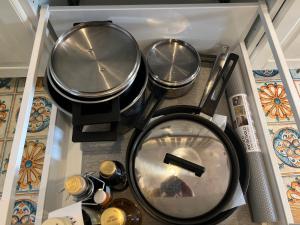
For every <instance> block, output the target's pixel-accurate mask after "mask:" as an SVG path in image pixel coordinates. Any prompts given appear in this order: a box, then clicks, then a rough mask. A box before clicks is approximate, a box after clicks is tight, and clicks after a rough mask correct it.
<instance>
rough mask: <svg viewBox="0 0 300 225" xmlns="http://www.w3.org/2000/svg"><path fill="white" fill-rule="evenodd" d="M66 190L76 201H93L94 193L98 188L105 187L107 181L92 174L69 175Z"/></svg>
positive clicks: (65, 185)
mask: <svg viewBox="0 0 300 225" xmlns="http://www.w3.org/2000/svg"><path fill="white" fill-rule="evenodd" d="M64 187H65V190H66V191H67V192H68V193H69V194H70V195H72V196H73V198H74V201H76V202H79V201H82V202H90V203H93V195H94V193H95V192H96V191H97V190H98V189H103V188H104V187H105V183H104V182H103V181H101V180H100V179H98V178H96V177H93V176H91V175H88V174H86V175H84V176H82V175H74V176H71V177H68V178H67V180H66V181H65V184H64Z"/></svg>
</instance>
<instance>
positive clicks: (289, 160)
mask: <svg viewBox="0 0 300 225" xmlns="http://www.w3.org/2000/svg"><path fill="white" fill-rule="evenodd" d="M290 72H291V75H292V78H293V80H294V83H295V86H296V88H297V90H298V92H299V95H300V70H299V69H298V70H290ZM253 74H254V77H255V80H256V83H257V90H258V94H259V97H260V100H261V104H262V108H263V110H264V112H265V116H266V118H267V123H268V127H269V132H270V135H271V138H272V141H273V148H274V155H275V157H276V159H277V162H278V167H279V169H280V172H281V175H282V177H283V181H284V184H285V188H286V195H287V199H288V201H289V203H290V207H291V211H292V214H293V217H294V220H295V222H296V223H300V176H299V175H300V132H299V131H298V129H297V126H296V123H295V120H294V117H293V112H292V110H291V107H290V105H289V102H288V100H287V95H286V92H285V90H284V87H283V84H282V82H281V79H280V75H279V73H278V70H256V71H253Z"/></svg>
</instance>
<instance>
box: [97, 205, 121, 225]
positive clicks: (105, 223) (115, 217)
mask: <svg viewBox="0 0 300 225" xmlns="http://www.w3.org/2000/svg"><path fill="white" fill-rule="evenodd" d="M125 222H126V214H125V212H124V211H123V210H121V209H119V208H115V207H112V208H108V209H106V210H104V212H103V213H102V215H101V225H124V224H125Z"/></svg>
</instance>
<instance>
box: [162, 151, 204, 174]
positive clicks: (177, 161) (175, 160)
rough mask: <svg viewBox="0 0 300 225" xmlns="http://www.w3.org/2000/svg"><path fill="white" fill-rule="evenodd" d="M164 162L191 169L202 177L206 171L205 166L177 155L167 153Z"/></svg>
mask: <svg viewBox="0 0 300 225" xmlns="http://www.w3.org/2000/svg"><path fill="white" fill-rule="evenodd" d="M164 163H166V164H173V165H175V166H179V167H181V168H183V169H186V170H188V171H191V172H193V173H195V175H196V176H197V177H201V176H202V174H203V173H204V172H205V167H203V166H200V165H197V164H195V163H192V162H190V161H187V160H185V159H182V158H179V157H177V156H175V155H172V154H170V153H167V154H166V155H165V158H164Z"/></svg>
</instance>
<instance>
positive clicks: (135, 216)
mask: <svg viewBox="0 0 300 225" xmlns="http://www.w3.org/2000/svg"><path fill="white" fill-rule="evenodd" d="M100 220H101V225H141V224H142V214H141V211H140V210H139V208H137V207H136V206H135V204H134V203H132V202H131V201H129V200H128V199H125V198H119V199H116V200H114V201H113V202H112V203H111V204H110V206H109V207H108V208H107V209H105V210H104V211H103V212H102V214H101V218H100Z"/></svg>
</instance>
